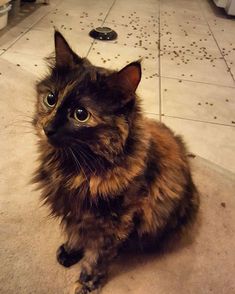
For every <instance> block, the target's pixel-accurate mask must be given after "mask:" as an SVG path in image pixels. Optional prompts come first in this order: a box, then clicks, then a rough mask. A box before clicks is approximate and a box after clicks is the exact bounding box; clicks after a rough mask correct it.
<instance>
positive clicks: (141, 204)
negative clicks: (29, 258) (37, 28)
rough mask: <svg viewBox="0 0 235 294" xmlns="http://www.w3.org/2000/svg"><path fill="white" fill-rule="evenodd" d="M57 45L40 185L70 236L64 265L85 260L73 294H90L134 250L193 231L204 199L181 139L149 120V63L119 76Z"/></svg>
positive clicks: (40, 125) (37, 123)
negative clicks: (145, 85) (131, 246)
mask: <svg viewBox="0 0 235 294" xmlns="http://www.w3.org/2000/svg"><path fill="white" fill-rule="evenodd" d="M54 39H55V58H54V62H53V64H51V66H50V73H49V74H48V76H47V77H46V78H44V79H43V80H41V81H40V82H38V84H37V86H36V88H37V102H36V111H35V116H34V120H33V125H34V127H35V129H36V132H37V135H38V138H39V141H38V149H39V162H40V164H39V168H38V169H37V171H36V173H35V176H34V179H33V182H37V183H38V185H39V188H40V189H41V191H42V195H41V196H42V199H43V200H44V203H45V204H46V205H49V207H50V211H51V214H52V215H53V216H55V217H59V218H60V219H61V223H62V226H63V229H64V230H65V232H66V235H67V240H66V242H65V243H64V244H63V245H61V246H60V247H59V249H58V251H57V260H58V262H59V263H60V264H62V265H63V266H65V267H69V266H71V265H73V264H75V263H77V262H78V261H80V260H81V273H80V277H79V280H78V282H77V283H76V286H75V290H74V293H76V294H86V293H90V292H93V291H94V292H95V291H97V289H100V288H101V286H102V285H103V283H104V281H105V278H106V275H107V270H108V265H109V264H110V263H111V261H112V260H113V259H114V258H115V257H116V256H117V254H118V253H119V251H120V249H121V248H124V247H125V246H127V244H128V242H130V243H131V241H133V240H134V242H136V243H138V244H140V246H141V247H142V248H148V246H149V245H150V244H152V245H153V246H155V245H156V246H157V244H158V242H160V240H161V237H163V236H164V235H165V234H167V233H170V234H171V232H173V231H175V230H177V229H180V228H183V227H184V226H185V225H187V224H188V223H191V222H192V220H193V219H194V218H195V216H196V212H197V210H198V207H199V197H198V193H197V189H196V187H195V185H194V183H193V180H192V176H191V172H190V166H189V162H188V159H187V150H186V148H185V145H184V143H183V141H182V139H181V137H179V136H176V135H174V133H173V132H172V131H171V130H170V129H169V128H168V127H166V126H165V125H164V124H162V123H160V122H157V121H154V120H151V119H148V118H146V117H144V115H143V112H142V110H141V106H140V103H141V102H140V99H139V98H138V96H137V95H136V94H135V92H136V89H137V86H138V84H139V82H140V80H141V62H140V61H134V62H132V63H130V64H128V65H127V66H125V67H124V68H123V69H121V70H120V71H111V70H108V69H105V68H101V67H96V66H94V65H92V64H91V63H90V62H89V61H88V59H86V58H81V57H79V56H78V55H77V54H76V53H75V52H74V51H73V50H72V49H71V47H70V46H69V44H68V43H67V41H66V40H65V38H64V37H63V36H62V34H61V33H60V32H59V31H55V34H54ZM137 240H138V241H137ZM154 244H155V245H154ZM152 245H150V247H151V246H152ZM150 247H149V248H150Z"/></svg>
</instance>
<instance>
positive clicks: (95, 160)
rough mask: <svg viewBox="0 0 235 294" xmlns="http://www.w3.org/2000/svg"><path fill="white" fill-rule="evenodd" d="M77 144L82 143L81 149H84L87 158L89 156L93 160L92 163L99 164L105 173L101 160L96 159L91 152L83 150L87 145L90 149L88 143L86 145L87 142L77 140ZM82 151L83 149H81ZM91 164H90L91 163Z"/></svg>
mask: <svg viewBox="0 0 235 294" xmlns="http://www.w3.org/2000/svg"><path fill="white" fill-rule="evenodd" d="M76 142H78V143H81V145H80V148H82V150H83V152H84V153H85V154H86V155H87V156H89V157H90V158H91V160H92V161H91V162H93V161H94V162H96V163H98V165H99V168H100V169H101V170H102V171H103V172H104V171H105V170H104V168H103V165H102V162H101V161H100V159H99V158H98V157H94V156H92V155H91V154H90V153H89V152H87V150H86V149H83V146H84V145H86V146H88V147H89V145H88V144H87V143H85V142H82V141H80V140H79V139H76ZM80 150H81V149H80ZM91 162H90V163H91Z"/></svg>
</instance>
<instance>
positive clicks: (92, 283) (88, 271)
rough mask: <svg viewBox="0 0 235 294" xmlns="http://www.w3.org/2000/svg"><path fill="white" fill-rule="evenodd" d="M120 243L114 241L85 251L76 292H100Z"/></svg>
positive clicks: (85, 293)
mask: <svg viewBox="0 0 235 294" xmlns="http://www.w3.org/2000/svg"><path fill="white" fill-rule="evenodd" d="M118 245H119V244H114V243H113V244H109V246H105V245H102V246H99V247H97V248H96V249H88V250H86V251H85V256H84V259H83V262H82V268H81V274H80V277H79V280H78V282H77V283H76V286H75V291H74V294H87V293H90V292H92V293H99V291H100V289H101V286H102V285H103V284H104V280H105V278H106V275H107V270H108V265H109V263H110V261H111V260H112V259H113V258H114V257H115V256H116V255H117V251H118Z"/></svg>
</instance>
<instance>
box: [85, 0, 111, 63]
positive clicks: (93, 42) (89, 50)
mask: <svg viewBox="0 0 235 294" xmlns="http://www.w3.org/2000/svg"><path fill="white" fill-rule="evenodd" d="M115 3H116V0H114V1H113V3H112V4H111V6H110V8H109V10H108V12H107V13H106V15H105V17H104V19H103V21H102V23H101V26H103V25H104V23H105V21H106V19H107V17H108V15H109V13H110V11H111V10H112V8H113V6H114V5H115ZM94 44H95V39H94V40H93V41H92V43H91V46H90V48H89V49H88V51H87V54H86V58H87V57H88V55H89V54H90V52H91V49H92V48H93V46H94Z"/></svg>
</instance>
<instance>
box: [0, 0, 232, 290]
mask: <svg viewBox="0 0 235 294" xmlns="http://www.w3.org/2000/svg"><path fill="white" fill-rule="evenodd" d="M50 2H51V5H50V6H42V7H41V8H39V9H37V10H36V11H35V13H34V14H32V15H30V16H29V17H27V18H26V19H24V20H23V21H22V22H20V23H19V25H18V26H17V27H13V28H11V29H9V30H8V31H7V32H6V33H5V34H4V35H3V36H1V37H0V89H1V96H0V109H1V114H0V123H1V129H0V154H1V158H0V244H1V246H0V259H1V270H0V293H1V294H11V293H14V294H29V293H35V294H55V293H61V294H67V293H69V289H70V288H71V286H72V284H73V282H74V281H75V280H76V279H77V277H78V274H79V271H80V270H79V264H78V265H76V266H75V267H73V268H71V269H69V270H67V269H64V268H62V267H60V266H58V264H57V263H56V259H55V251H56V249H57V247H58V245H59V244H60V243H61V242H62V236H61V233H60V230H59V225H58V223H57V221H56V220H51V219H50V220H48V217H47V215H48V211H47V209H46V208H45V207H40V208H39V205H40V204H39V192H38V191H32V186H30V185H29V184H28V181H29V179H30V178H31V175H32V172H33V171H34V169H35V166H36V163H35V161H36V138H35V137H34V136H33V134H32V129H31V128H30V127H29V125H28V121H29V120H31V116H32V112H33V109H34V107H33V106H34V101H35V93H34V83H35V81H36V80H37V79H38V78H40V77H41V76H42V75H43V74H44V73H45V71H46V66H45V62H44V61H43V58H44V57H46V56H47V55H49V54H50V53H51V51H52V50H53V27H54V26H56V27H57V28H59V29H60V30H61V31H62V32H63V33H64V35H65V36H66V37H67V38H68V40H69V42H70V43H71V44H72V47H73V48H74V49H75V50H76V51H77V52H78V53H79V54H80V55H82V56H88V58H89V59H90V60H91V61H92V62H93V63H95V64H96V65H101V66H105V67H110V68H113V69H117V68H121V67H123V66H124V65H125V64H126V63H127V62H130V61H132V60H136V59H139V58H143V78H142V82H141V84H140V86H139V88H138V93H139V95H140V96H141V97H142V99H143V107H144V110H145V113H146V115H148V116H149V117H152V118H154V119H158V120H161V121H163V122H164V123H166V124H167V125H168V126H170V127H171V128H172V129H173V130H174V131H175V132H176V133H179V134H182V135H183V136H184V138H185V141H186V142H187V144H188V146H189V148H190V150H191V152H193V153H195V154H197V155H199V156H196V158H194V159H192V167H193V174H194V179H195V183H196V185H197V187H198V190H199V192H200V195H201V210H200V212H199V218H198V219H199V224H198V226H196V230H192V232H191V234H192V237H193V238H192V240H191V239H190V240H188V241H187V242H186V243H184V242H183V244H181V245H177V246H178V247H177V246H176V249H177V250H175V251H172V252H171V254H163V255H161V256H159V255H156V256H155V255H147V256H146V255H145V256H139V255H138V256H136V255H133V256H127V257H126V256H124V257H123V260H120V261H118V263H117V264H114V269H113V273H112V274H111V276H112V279H110V280H109V283H108V284H107V285H106V286H105V288H104V291H102V293H106V294H125V293H134V294H145V293H148V294H156V293H159V294H160V293H161V294H176V293H181V294H189V293H190V294H201V293H203V294H212V293H213V294H232V293H235V281H234V275H235V258H234V243H235V226H234V224H235V214H234V210H235V201H234V190H235V180H234V178H235V174H234V173H235V156H234V151H235V81H234V77H235V50H234V48H235V34H234V32H235V18H231V17H227V16H226V15H225V14H224V13H223V12H222V11H221V10H218V9H215V8H214V6H213V4H212V0H145V1H139V0H128V1H127V0H116V1H114V0H105V1H103V0H50ZM102 24H105V25H107V26H111V27H113V28H114V29H115V30H116V31H117V32H118V34H119V38H118V39H117V40H116V41H113V42H107V43H106V42H105V43H104V42H97V41H96V42H93V40H92V39H90V37H89V36H88V32H89V31H90V29H91V28H92V27H95V26H99V25H102ZM124 259H125V262H124ZM115 268H116V269H115ZM29 277H30V278H29Z"/></svg>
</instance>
